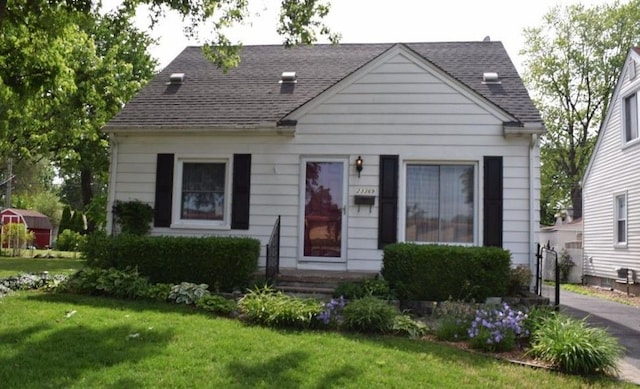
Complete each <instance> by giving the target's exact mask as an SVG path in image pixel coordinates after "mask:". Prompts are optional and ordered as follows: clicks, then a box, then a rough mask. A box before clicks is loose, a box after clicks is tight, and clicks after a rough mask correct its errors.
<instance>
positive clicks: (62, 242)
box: [56, 229, 85, 251]
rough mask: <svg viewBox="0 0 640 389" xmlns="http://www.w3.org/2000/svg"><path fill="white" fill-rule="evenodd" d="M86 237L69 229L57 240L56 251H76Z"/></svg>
mask: <svg viewBox="0 0 640 389" xmlns="http://www.w3.org/2000/svg"><path fill="white" fill-rule="evenodd" d="M84 239H85V237H84V236H83V235H82V234H80V233H79V232H74V231H71V230H69V229H67V230H64V231H62V232H61V233H60V234H59V235H58V239H56V250H60V251H76V250H78V249H79V248H80V247H82V244H83V242H84Z"/></svg>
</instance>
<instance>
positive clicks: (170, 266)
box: [83, 234, 260, 292]
mask: <svg viewBox="0 0 640 389" xmlns="http://www.w3.org/2000/svg"><path fill="white" fill-rule="evenodd" d="M83 253H84V256H85V257H86V259H87V265H89V266H96V267H101V268H105V269H108V268H111V267H114V268H116V269H120V270H123V269H125V268H127V267H137V268H138V271H139V272H140V274H142V275H144V276H147V277H149V280H150V281H151V282H153V283H158V282H163V283H180V282H183V281H186V282H193V283H198V284H199V283H205V284H208V285H209V289H211V290H219V291H221V292H231V291H233V290H234V289H236V288H240V289H242V288H244V287H246V286H248V283H249V281H250V280H251V278H252V277H253V275H254V273H255V272H256V270H257V269H258V258H259V256H260V241H258V240H257V239H252V238H243V237H202V238H197V237H167V236H159V237H150V236H133V235H129V234H120V235H117V236H106V235H104V234H95V235H92V236H91V237H90V238H89V239H88V241H87V243H86V244H85V246H84V248H83Z"/></svg>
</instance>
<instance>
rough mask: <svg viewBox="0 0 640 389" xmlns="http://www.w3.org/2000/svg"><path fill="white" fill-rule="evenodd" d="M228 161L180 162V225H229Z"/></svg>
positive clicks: (178, 182) (178, 196)
mask: <svg viewBox="0 0 640 389" xmlns="http://www.w3.org/2000/svg"><path fill="white" fill-rule="evenodd" d="M227 166H228V162H227V161H226V160H219V161H218V160H216V161H200V160H198V161H190V160H181V161H179V163H178V174H179V177H180V178H179V180H177V183H176V184H177V185H179V187H178V190H179V193H177V196H176V197H177V198H176V199H175V201H178V202H179V204H177V207H178V210H179V212H177V213H176V214H177V215H178V218H179V222H183V223H195V224H200V223H204V224H209V225H211V224H214V225H223V224H225V223H226V222H227V219H228V217H227V214H228V212H227V208H228V206H227V201H228V200H227V199H228V196H227V192H228V190H229V188H228V183H227V181H228V179H227V175H228V169H227Z"/></svg>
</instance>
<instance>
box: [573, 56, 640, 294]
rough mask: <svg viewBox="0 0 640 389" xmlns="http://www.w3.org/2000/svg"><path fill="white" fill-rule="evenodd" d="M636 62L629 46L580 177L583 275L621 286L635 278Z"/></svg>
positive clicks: (639, 86) (638, 201)
mask: <svg viewBox="0 0 640 389" xmlns="http://www.w3.org/2000/svg"><path fill="white" fill-rule="evenodd" d="M639 62H640V48H634V49H631V50H630V51H629V54H628V56H627V59H626V61H625V64H624V66H623V68H622V72H621V73H620V78H619V79H618V82H617V84H616V87H615V89H614V92H613V95H612V97H611V102H610V103H609V108H608V111H607V114H606V116H605V119H604V121H603V124H602V127H601V128H600V133H599V135H598V140H597V142H596V145H595V148H594V151H593V155H592V156H591V160H590V161H589V165H588V167H587V170H586V172H585V175H584V179H583V223H584V226H583V228H584V232H583V245H584V255H585V275H586V279H587V281H588V282H590V283H593V284H598V285H603V286H606V287H616V288H621V289H622V288H624V289H626V285H624V284H623V282H626V278H627V277H626V276H627V274H629V276H630V279H631V281H634V282H638V281H640V280H639V279H638V273H640V137H639V136H638V118H639V117H638V113H639V112H640V110H639V109H638V108H639V105H638V104H639V102H640V100H639V99H638V92H639V91H640V74H638V73H639V72H640V67H639V65H638V64H639ZM628 270H631V272H628ZM636 287H637V286H636ZM638 290H640V288H638Z"/></svg>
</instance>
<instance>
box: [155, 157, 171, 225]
mask: <svg viewBox="0 0 640 389" xmlns="http://www.w3.org/2000/svg"><path fill="white" fill-rule="evenodd" d="M172 202H173V154H158V159H157V160H156V201H155V214H154V216H153V225H154V226H155V227H170V226H171V207H172Z"/></svg>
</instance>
